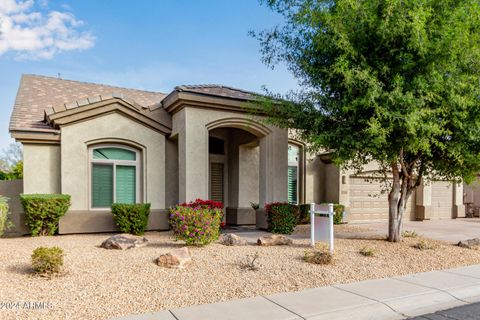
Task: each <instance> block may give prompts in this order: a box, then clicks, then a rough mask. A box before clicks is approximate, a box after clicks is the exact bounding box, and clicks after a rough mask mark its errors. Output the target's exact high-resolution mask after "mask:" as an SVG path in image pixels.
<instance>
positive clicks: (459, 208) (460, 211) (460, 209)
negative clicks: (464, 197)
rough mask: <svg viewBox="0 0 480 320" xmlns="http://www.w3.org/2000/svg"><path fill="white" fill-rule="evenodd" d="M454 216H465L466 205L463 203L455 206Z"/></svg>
mask: <svg viewBox="0 0 480 320" xmlns="http://www.w3.org/2000/svg"><path fill="white" fill-rule="evenodd" d="M453 217H454V218H465V206H464V205H463V204H461V205H454V206H453Z"/></svg>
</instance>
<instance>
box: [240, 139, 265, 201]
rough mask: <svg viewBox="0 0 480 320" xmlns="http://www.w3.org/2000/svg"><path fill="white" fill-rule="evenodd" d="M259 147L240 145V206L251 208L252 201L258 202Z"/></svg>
mask: <svg viewBox="0 0 480 320" xmlns="http://www.w3.org/2000/svg"><path fill="white" fill-rule="evenodd" d="M259 161H260V149H259V147H258V146H257V147H250V146H240V150H239V181H238V185H239V187H238V189H239V193H238V206H239V207H244V208H250V206H251V204H250V203H251V202H253V203H258V201H259V198H258V197H259V194H258V187H259V167H258V166H259Z"/></svg>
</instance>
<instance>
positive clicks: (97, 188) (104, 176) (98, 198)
mask: <svg viewBox="0 0 480 320" xmlns="http://www.w3.org/2000/svg"><path fill="white" fill-rule="evenodd" d="M112 203H113V165H110V164H93V166H92V206H93V207H96V208H102V207H109V206H111V204H112Z"/></svg>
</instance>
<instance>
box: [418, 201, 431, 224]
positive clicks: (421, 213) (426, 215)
mask: <svg viewBox="0 0 480 320" xmlns="http://www.w3.org/2000/svg"><path fill="white" fill-rule="evenodd" d="M432 211H433V208H432V206H422V205H417V206H416V208H415V218H416V220H417V221H423V220H430V218H431V216H432Z"/></svg>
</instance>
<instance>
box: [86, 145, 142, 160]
mask: <svg viewBox="0 0 480 320" xmlns="http://www.w3.org/2000/svg"><path fill="white" fill-rule="evenodd" d="M93 159H95V160H98V159H101V160H130V161H135V160H136V154H135V152H133V151H130V150H126V149H120V148H98V149H95V150H93Z"/></svg>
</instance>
